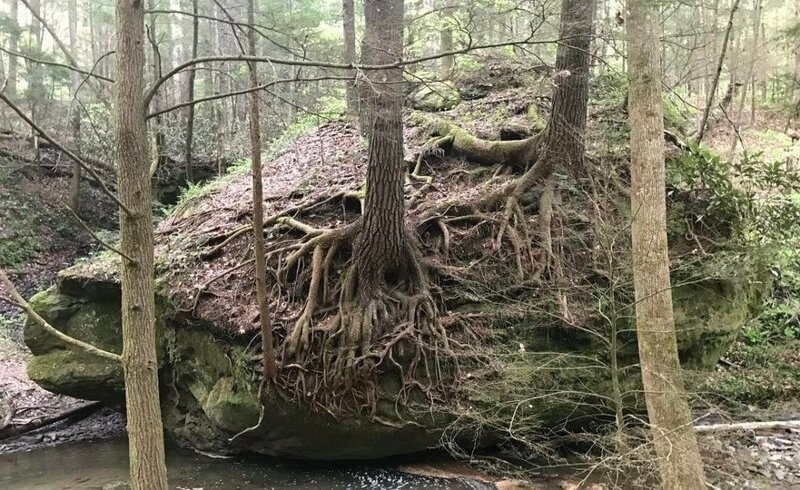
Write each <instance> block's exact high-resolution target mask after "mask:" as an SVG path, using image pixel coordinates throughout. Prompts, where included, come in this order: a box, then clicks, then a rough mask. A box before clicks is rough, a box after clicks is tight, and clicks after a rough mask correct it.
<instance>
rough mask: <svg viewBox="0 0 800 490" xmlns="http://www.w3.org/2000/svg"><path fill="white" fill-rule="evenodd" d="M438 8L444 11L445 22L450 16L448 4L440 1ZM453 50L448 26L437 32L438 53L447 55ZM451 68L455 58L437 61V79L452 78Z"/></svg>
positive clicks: (447, 57) (449, 56)
mask: <svg viewBox="0 0 800 490" xmlns="http://www.w3.org/2000/svg"><path fill="white" fill-rule="evenodd" d="M439 6H440V7H441V8H443V9H444V15H443V16H442V17H444V19H443V21H445V22H446V20H447V17H448V16H449V15H450V9H449V8H448V7H450V2H448V1H447V0H445V1H442V2H441V3H440V4H439ZM452 50H453V30H452V29H451V28H450V26H449V25H447V24H445V26H444V27H443V28H442V29H441V30H440V31H439V53H440V54H443V53H447V52H449V51H452ZM453 66H455V56H454V55H448V56H444V57H443V58H442V59H441V60H439V78H441V79H443V80H446V79H448V78H450V77H451V76H452V74H453V73H452V71H453Z"/></svg>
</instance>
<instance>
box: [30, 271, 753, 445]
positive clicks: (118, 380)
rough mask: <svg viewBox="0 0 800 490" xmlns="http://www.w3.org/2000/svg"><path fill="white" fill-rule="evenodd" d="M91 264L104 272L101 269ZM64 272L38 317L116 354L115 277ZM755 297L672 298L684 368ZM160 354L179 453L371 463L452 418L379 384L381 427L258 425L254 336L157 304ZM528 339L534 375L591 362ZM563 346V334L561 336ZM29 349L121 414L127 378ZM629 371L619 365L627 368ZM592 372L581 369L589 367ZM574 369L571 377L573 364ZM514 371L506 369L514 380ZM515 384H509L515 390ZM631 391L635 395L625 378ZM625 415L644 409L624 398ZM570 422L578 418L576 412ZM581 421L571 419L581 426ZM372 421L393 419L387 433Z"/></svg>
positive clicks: (318, 420)
mask: <svg viewBox="0 0 800 490" xmlns="http://www.w3.org/2000/svg"><path fill="white" fill-rule="evenodd" d="M96 264H101V265H100V266H97V265H96ZM96 264H90V265H89V266H86V265H82V266H76V267H73V268H70V269H66V270H64V271H62V272H61V273H60V275H59V280H58V284H57V285H56V286H54V287H52V288H50V289H49V290H47V291H44V292H42V293H39V294H37V295H36V296H34V297H33V298H32V300H31V304H32V305H33V307H34V308H35V309H36V310H37V311H38V312H39V313H40V314H41V315H42V316H43V317H44V318H45V319H47V320H48V321H49V322H51V323H52V324H53V325H54V326H55V327H57V328H59V329H60V330H62V331H63V332H65V333H67V334H69V335H71V336H74V337H76V338H79V339H81V340H84V341H86V342H90V343H92V344H94V345H96V346H98V347H101V348H103V349H106V350H110V351H114V352H119V351H120V349H121V338H120V336H121V319H120V313H119V311H120V303H119V302H120V294H119V286H118V284H117V283H116V282H115V280H114V279H113V274H112V273H111V272H110V270H109V267H110V266H111V265H112V264H111V263H110V262H109V261H108V260H100V261H97V262H96ZM759 290H760V288H757V287H752V288H747V287H743V286H742V285H737V284H733V283H721V282H716V281H714V282H705V283H695V284H692V285H691V286H684V287H679V288H676V291H675V307H676V319H677V321H678V330H679V331H680V332H692V333H691V334H682V335H681V336H680V340H679V344H680V351H681V355H682V357H683V359H684V362H685V365H687V366H691V367H697V368H709V367H711V366H713V365H714V364H715V363H716V361H717V359H718V358H719V355H720V354H721V353H722V351H723V350H724V349H725V348H726V347H727V346H728V345H729V344H730V342H731V341H732V340H733V338H734V337H735V335H736V332H737V330H738V328H739V327H740V326H741V325H742V323H743V322H744V321H745V320H746V319H747V318H749V315H750V312H749V311H748V308H750V307H751V306H752V305H753V304H754V303H757V292H758V291H759ZM158 305H159V306H158V322H157V324H158V355H159V369H160V380H161V394H162V414H163V419H164V427H165V430H166V433H167V435H168V436H169V437H170V438H171V439H172V440H174V441H176V442H178V443H179V444H182V445H186V446H190V447H193V448H197V449H200V450H207V451H219V452H231V451H237V450H247V451H254V452H258V453H263V454H268V455H277V456H285V457H292V458H301V459H319V460H338V459H366V458H378V457H384V456H390V455H395V454H403V453H410V452H415V451H420V450H423V449H426V448H430V447H434V446H436V445H437V444H438V443H439V441H440V438H441V437H442V436H443V434H445V433H446V431H447V427H448V426H449V424H450V423H451V422H452V417H450V416H448V415H445V414H438V415H431V414H428V415H426V416H419V415H416V418H415V419H414V421H413V423H408V421H403V420H402V419H398V416H397V414H396V413H395V412H394V406H393V405H392V403H390V402H389V400H391V399H392V393H393V392H394V393H396V392H397V386H392V385H393V383H396V381H393V380H392V379H391V378H389V377H386V378H382V381H383V384H384V386H383V387H382V388H383V389H382V393H383V394H384V397H385V400H384V402H383V403H379V404H378V413H377V414H376V415H377V416H378V417H370V416H367V415H363V416H353V415H350V416H348V417H345V418H341V417H333V416H332V415H330V414H328V413H325V412H321V411H314V410H310V409H308V408H307V407H304V406H301V404H298V403H297V402H296V401H293V400H291V399H290V398H289V397H288V395H289V394H287V393H283V395H284V396H276V397H272V398H271V399H269V400H268V402H267V405H266V410H265V416H264V420H263V421H262V423H261V424H260V426H259V427H258V429H256V430H253V431H248V432H247V433H245V434H242V435H240V436H238V437H236V438H235V439H234V441H233V442H229V439H231V438H232V437H234V436H235V435H237V434H239V433H240V432H242V431H245V430H246V429H249V428H251V427H254V426H256V425H257V424H258V422H259V414H260V405H259V401H258V385H259V380H258V379H257V376H254V375H253V371H252V370H248V369H246V368H245V365H246V363H247V362H248V361H249V354H248V347H249V345H248V344H250V343H251V341H252V339H249V338H236V337H231V336H225V337H221V336H219V335H218V334H215V333H212V331H210V330H209V329H208V328H206V327H204V326H203V325H198V324H195V323H194V322H193V320H192V319H191V317H190V316H188V315H187V314H186V313H181V312H178V311H175V310H172V309H170V308H169V307H168V305H167V303H166V302H165V301H163V299H161V300H160V301H159V302H158ZM532 320H533V319H531V318H529V319H525V318H522V319H518V320H516V321H515V323H514V324H512V325H508V324H503V322H499V324H500V325H501V326H502V328H505V329H507V330H509V331H513V330H515V329H525V330H526V331H527V328H528V327H529V325H528V324H527V321H532ZM525 335H528V336H529V337H530V338H529V341H528V343H527V344H528V345H527V346H526V349H527V350H528V351H529V352H526V353H525V355H521V357H520V358H519V360H520V361H521V363H522V364H524V365H526V366H531V367H534V366H535V363H534V362H533V361H532V358H531V357H529V356H533V357H535V356H536V355H537V352H536V351H535V349H537V348H538V349H541V351H561V352H562V353H563V352H565V351H568V350H572V351H573V353H576V354H581V356H583V354H584V353H586V354H590V353H592V352H598V349H597V346H596V345H594V343H593V342H592V341H591V340H587V339H585V338H580V336H579V335H578V336H574V337H575V338H574V339H573V340H569V339H568V338H565V337H564V334H563V333H562V334H559V333H557V332H553V331H546V330H541V331H539V332H538V333H534V334H531V333H526V334H525ZM567 337H569V335H567ZM25 341H26V343H27V345H28V347H29V348H30V349H31V351H32V352H33V354H34V357H33V359H32V360H31V362H30V364H29V366H28V372H29V375H30V377H31V379H33V380H34V381H35V382H37V383H38V384H40V385H41V386H42V387H44V388H45V389H47V390H50V391H53V392H55V393H59V394H64V395H69V396H74V397H78V398H84V399H88V400H101V401H103V402H104V403H106V404H108V405H109V406H112V407H118V408H121V407H123V406H124V385H123V378H122V369H121V368H120V366H117V365H114V364H113V363H111V362H110V361H106V360H104V359H99V358H95V357H93V356H90V355H88V354H84V353H81V352H76V351H73V350H71V349H68V348H66V346H64V345H63V344H62V343H61V342H60V341H59V340H58V339H56V338H54V337H52V336H50V335H49V334H47V333H46V332H45V331H44V330H42V329H41V328H40V327H38V326H37V325H36V324H34V323H32V322H29V323H28V324H27V326H26V329H25ZM624 345H627V347H624V348H623V349H622V350H621V351H620V358H621V359H625V360H628V361H629V362H635V359H634V358H635V343H634V342H630V341H629V342H627V344H624ZM623 364H625V363H623ZM590 366H591V363H588V364H587V365H586V366H585V367H586V368H587V369H588V368H589V367H590ZM573 367H576V366H574V365H573ZM532 371H534V372H535V373H534V374H532V375H531V377H530V378H528V377H527V376H525V375H520V374H519V372H515V374H514V375H513V376H511V375H509V380H508V382H509V383H512V386H511V387H510V388H509V389H510V390H514V389H520V388H521V389H526V386H525V385H527V384H528V383H534V384H536V383H538V384H540V385H542V386H545V385H547V384H549V383H554V384H557V385H559V386H561V387H562V388H563V389H569V388H570V387H575V386H582V389H584V390H585V389H586V387H587V385H588V386H591V387H592V388H591V389H592V390H596V391H597V393H598V394H600V395H602V394H604V393H607V391H608V390H609V383H608V379H607V377H606V376H605V375H604V374H601V373H598V372H596V371H591V370H588V371H586V372H584V373H582V374H577V375H575V374H568V373H567V374H559V375H557V376H548V375H546V374H543V373H542V372H541V371H538V372H536V371H537V370H536V369H532ZM509 372H511V370H509ZM514 383H516V385H514ZM625 385H626V386H636V385H637V381H636V380H635V379H633V378H632V377H630V376H629V377H628V378H627V380H626V381H625ZM504 396H507V393H493V390H492V388H491V387H490V386H487V387H486V390H485V391H480V392H478V393H475V394H472V395H469V396H468V397H467V398H468V399H466V400H463V401H464V402H465V403H471V404H474V405H475V406H481V405H487V406H491V405H492V404H496V403H501V402H502V401H503V397H504ZM628 402H629V403H630V404H631V405H640V401H637V400H628ZM565 408H567V407H565V406H564V404H563V403H562V401H561V400H558V399H552V400H550V401H544V402H539V403H537V404H536V405H535V407H531V410H532V411H535V412H536V414H537V417H539V419H540V420H541V421H543V422H544V423H552V424H557V423H561V422H563V420H564V414H565V413H566V412H565ZM570 411H571V413H572V414H573V415H575V416H576V414H577V413H579V412H581V410H578V409H577V408H576V407H572V408H571V410H570ZM584 415H591V416H594V417H597V416H600V417H602V416H604V415H607V411H606V410H602V409H599V410H598V409H597V407H594V408H592V410H590V411H588V412H587V413H585V414H584ZM576 417H577V416H576ZM377 420H387V421H392V422H391V423H382V422H377Z"/></svg>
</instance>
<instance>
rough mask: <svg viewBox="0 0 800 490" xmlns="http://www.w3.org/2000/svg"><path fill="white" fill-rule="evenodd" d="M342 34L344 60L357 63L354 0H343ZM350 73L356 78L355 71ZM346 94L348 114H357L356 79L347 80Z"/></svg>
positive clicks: (349, 71) (349, 72) (349, 73)
mask: <svg viewBox="0 0 800 490" xmlns="http://www.w3.org/2000/svg"><path fill="white" fill-rule="evenodd" d="M342 34H343V38H344V61H345V63H355V61H356V13H355V6H354V5H353V0H342ZM348 75H349V76H350V77H353V78H355V71H354V70H348ZM345 95H346V97H345V100H346V102H347V114H348V115H350V116H355V115H356V114H358V91H357V90H356V86H355V80H346V81H345Z"/></svg>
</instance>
